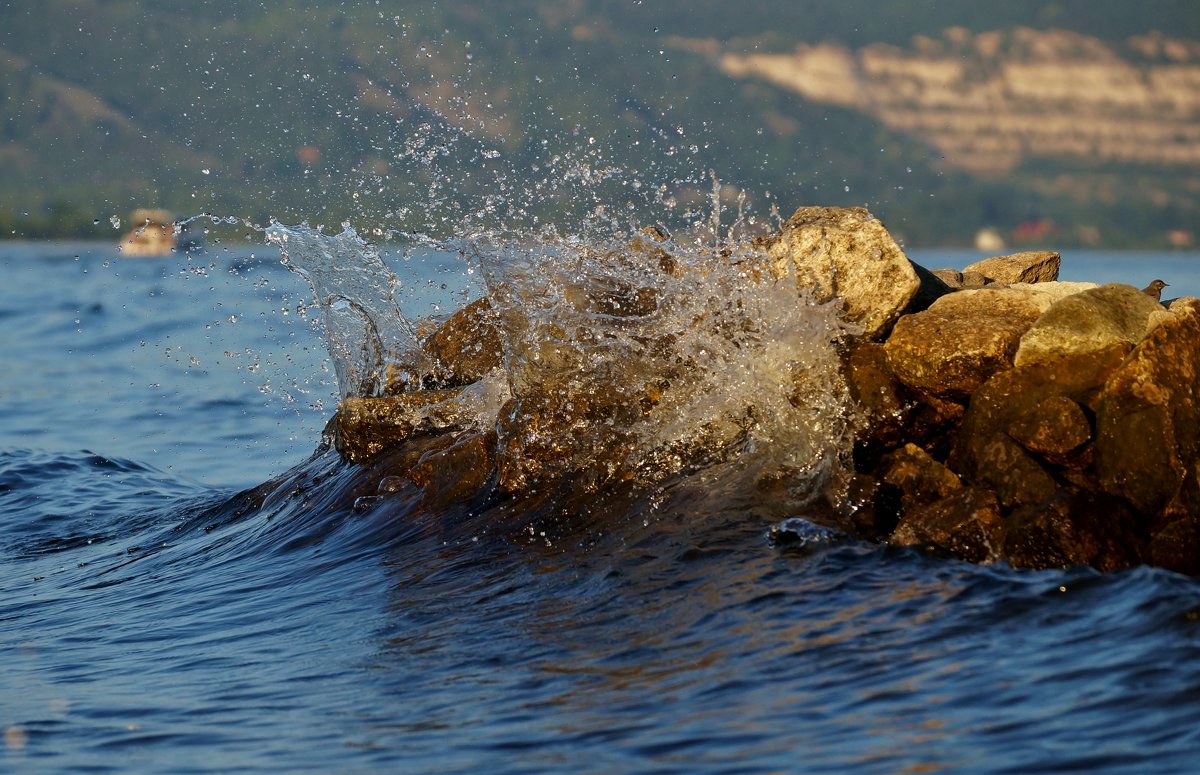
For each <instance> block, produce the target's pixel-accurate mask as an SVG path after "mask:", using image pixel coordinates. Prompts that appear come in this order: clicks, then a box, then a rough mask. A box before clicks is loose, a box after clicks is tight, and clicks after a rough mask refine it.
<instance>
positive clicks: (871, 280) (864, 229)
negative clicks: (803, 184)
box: [765, 207, 921, 337]
mask: <svg viewBox="0 0 1200 775" xmlns="http://www.w3.org/2000/svg"><path fill="white" fill-rule="evenodd" d="M765 248H766V254H767V257H768V259H769V261H770V268H771V272H772V273H773V274H774V275H775V276H776V277H786V276H788V275H792V276H794V277H795V278H796V282H797V283H799V284H800V286H801V287H804V288H811V289H813V291H814V292H815V294H816V296H817V298H818V300H820V301H827V300H829V299H833V298H840V299H842V300H843V303H844V305H845V315H846V319H847V320H849V321H851V322H853V323H857V324H858V325H860V326H862V328H863V334H864V335H865V336H867V337H876V336H879V335H881V334H883V333H886V332H887V330H888V329H890V328H891V326H892V324H894V323H895V322H896V319H897V318H899V317H900V313H901V312H903V311H904V309H905V308H906V307H908V305H909V302H910V301H912V298H913V296H915V295H916V293H917V291H918V289H919V288H920V287H921V281H920V279H918V277H917V273H916V271H915V270H914V269H913V265H912V262H910V261H909V260H908V257H907V256H905V255H904V251H902V250H901V249H900V246H899V245H897V244H896V241H895V240H894V239H892V236H891V235H890V234H889V233H888V231H887V229H885V228H884V227H883V224H882V223H880V222H879V221H878V220H877V219H876V218H875V217H874V216H873V215H871V213H870V212H868V211H867V210H866V209H865V208H862V207H850V208H843V207H801V208H800V209H798V210H797V211H796V212H795V213H794V214H793V215H792V217H791V218H789V219H788V221H787V223H785V224H784V225H783V228H782V229H781V230H780V233H779V234H777V235H776V236H774V237H772V238H770V239H769V240H768V241H767V242H766V245H765Z"/></svg>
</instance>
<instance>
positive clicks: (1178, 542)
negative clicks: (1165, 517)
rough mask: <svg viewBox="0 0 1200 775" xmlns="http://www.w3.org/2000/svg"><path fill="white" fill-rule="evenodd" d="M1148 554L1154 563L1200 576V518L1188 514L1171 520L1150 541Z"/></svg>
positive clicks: (1168, 568) (1178, 571) (1161, 566)
mask: <svg viewBox="0 0 1200 775" xmlns="http://www.w3.org/2000/svg"><path fill="white" fill-rule="evenodd" d="M1147 554H1148V555H1149V556H1148V560H1149V562H1150V563H1151V564H1152V565H1157V566H1158V567H1160V568H1166V569H1167V570H1173V571H1175V572H1176V573H1186V574H1187V575H1189V576H1200V519H1198V518H1197V517H1195V516H1191V515H1188V516H1185V517H1182V518H1180V519H1177V520H1175V521H1174V522H1171V523H1170V524H1168V525H1167V526H1166V527H1165V528H1163V529H1162V530H1160V531H1159V532H1158V533H1157V534H1156V535H1155V536H1154V538H1153V539H1152V540H1151V541H1150V545H1149V547H1148V548H1147Z"/></svg>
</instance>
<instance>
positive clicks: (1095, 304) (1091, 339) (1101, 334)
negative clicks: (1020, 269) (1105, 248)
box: [1015, 285, 1163, 365]
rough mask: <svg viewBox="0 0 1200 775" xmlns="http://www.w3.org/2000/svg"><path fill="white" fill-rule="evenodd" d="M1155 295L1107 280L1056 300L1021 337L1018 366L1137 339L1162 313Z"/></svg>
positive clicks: (1017, 358)
mask: <svg viewBox="0 0 1200 775" xmlns="http://www.w3.org/2000/svg"><path fill="white" fill-rule="evenodd" d="M1162 311H1163V308H1162V305H1161V304H1159V303H1158V301H1157V300H1155V299H1153V298H1151V297H1150V296H1147V295H1146V294H1144V293H1142V292H1141V291H1139V290H1138V289H1137V288H1134V287H1133V286H1131V285H1104V286H1101V287H1099V288H1093V289H1091V290H1087V291H1083V292H1081V293H1077V294H1072V295H1071V296H1068V297H1066V298H1064V299H1061V300H1060V301H1057V302H1055V303H1054V305H1053V306H1051V307H1050V308H1049V309H1048V310H1046V312H1045V313H1044V314H1043V315H1042V316H1041V317H1039V318H1038V319H1037V321H1036V322H1035V323H1034V324H1033V326H1032V327H1031V328H1030V329H1029V331H1028V332H1026V333H1025V335H1024V336H1022V337H1021V343H1020V346H1019V347H1018V348H1017V353H1016V358H1015V362H1016V363H1017V364H1018V365H1023V364H1026V363H1034V362H1036V361H1039V360H1049V359H1054V358H1057V357H1059V356H1060V355H1062V354H1065V353H1085V352H1093V351H1096V350H1103V349H1104V348H1106V347H1108V346H1110V345H1112V344H1115V343H1117V342H1128V343H1130V344H1137V343H1138V342H1140V341H1141V340H1142V337H1144V336H1145V335H1146V332H1147V330H1148V329H1149V328H1150V322H1151V316H1152V315H1154V314H1155V313H1157V312H1162Z"/></svg>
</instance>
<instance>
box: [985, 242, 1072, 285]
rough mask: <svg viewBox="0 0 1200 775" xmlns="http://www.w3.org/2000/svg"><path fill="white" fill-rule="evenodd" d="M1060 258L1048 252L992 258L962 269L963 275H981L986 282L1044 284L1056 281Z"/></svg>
mask: <svg viewBox="0 0 1200 775" xmlns="http://www.w3.org/2000/svg"><path fill="white" fill-rule="evenodd" d="M1061 265H1062V256H1061V255H1060V254H1058V253H1055V252H1053V251H1049V250H1042V251H1030V252H1026V253H1013V254H1012V255H1008V256H993V257H992V258H985V259H983V260H982V261H976V262H975V263H973V264H971V265H970V266H967V267H964V268H963V270H962V273H963V275H967V274H972V273H973V274H978V275H982V276H983V277H984V278H985V279H986V280H987V281H988V282H994V283H1003V284H1005V285H1010V284H1012V283H1045V282H1053V281H1054V280H1057V279H1058V270H1059V267H1060V266H1061Z"/></svg>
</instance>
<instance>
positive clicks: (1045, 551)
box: [1002, 492, 1145, 571]
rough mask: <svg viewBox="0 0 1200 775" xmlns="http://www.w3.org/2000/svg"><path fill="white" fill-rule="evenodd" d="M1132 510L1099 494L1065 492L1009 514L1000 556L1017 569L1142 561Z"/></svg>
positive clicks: (1109, 567)
mask: <svg viewBox="0 0 1200 775" xmlns="http://www.w3.org/2000/svg"><path fill="white" fill-rule="evenodd" d="M1144 544H1145V540H1144V538H1143V537H1142V536H1141V535H1140V533H1139V529H1138V520H1137V518H1136V515H1135V514H1134V513H1133V512H1132V511H1131V510H1130V509H1129V508H1128V507H1127V506H1125V505H1123V504H1122V503H1121V502H1119V501H1115V500H1113V499H1111V498H1105V497H1104V496H1103V495H1102V494H1098V493H1091V492H1063V493H1060V494H1059V495H1058V496H1056V497H1055V498H1053V499H1051V500H1049V501H1047V502H1045V503H1040V504H1038V505H1036V506H1026V507H1024V508H1021V509H1018V510H1016V511H1014V512H1013V513H1012V514H1011V515H1010V516H1009V518H1008V521H1007V526H1006V529H1005V535H1004V543H1003V552H1002V554H1003V557H1004V559H1006V560H1008V562H1009V563H1010V564H1012V565H1013V566H1014V567H1018V568H1038V569H1041V568H1064V567H1068V566H1071V565H1091V566H1093V567H1096V568H1098V569H1099V570H1103V571H1112V570H1117V569H1120V568H1129V567H1132V566H1134V565H1137V564H1139V563H1140V562H1141V561H1142V557H1141V551H1140V550H1141V547H1142V546H1143V545H1144Z"/></svg>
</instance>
